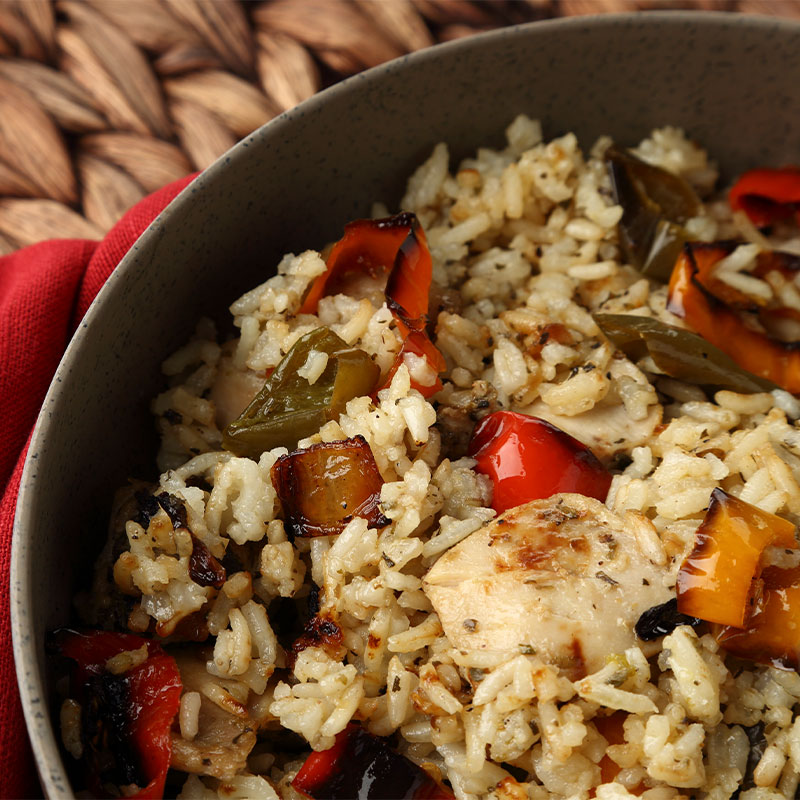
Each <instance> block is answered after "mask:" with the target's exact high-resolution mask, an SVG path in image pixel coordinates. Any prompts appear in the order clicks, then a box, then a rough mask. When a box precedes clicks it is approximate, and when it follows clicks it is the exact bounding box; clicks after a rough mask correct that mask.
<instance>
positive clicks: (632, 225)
mask: <svg viewBox="0 0 800 800" xmlns="http://www.w3.org/2000/svg"><path fill="white" fill-rule="evenodd" d="M605 157H606V161H607V162H608V169H609V173H610V175H611V184H612V187H613V190H614V199H615V200H616V202H617V203H618V204H619V205H621V206H622V210H623V214H622V219H620V221H619V240H620V246H621V248H622V252H623V255H624V256H625V258H626V259H627V260H628V261H629V262H630V263H631V264H633V266H635V267H636V268H637V269H638V270H639V271H640V272H642V273H643V274H644V275H647V276H648V277H652V278H658V279H660V280H667V279H668V278H669V275H670V272H671V271H672V267H673V265H674V264H675V259H676V258H677V256H678V253H679V252H680V249H681V247H682V246H683V243H684V242H685V241H686V233H685V232H684V230H683V228H682V227H681V226H682V224H683V223H684V222H686V220H687V219H689V218H690V217H693V216H695V215H696V214H697V213H698V211H699V209H700V201H699V200H698V198H697V195H696V194H695V192H694V190H693V189H692V187H691V186H690V185H689V184H688V183H687V182H686V181H685V180H684V179H683V178H681V177H680V176H678V175H674V174H673V173H671V172H667V170H665V169H661V168H660V167H654V166H652V165H651V164H648V163H646V162H645V161H642V160H641V159H639V158H637V157H636V156H634V155H633V154H632V153H631V152H629V151H628V150H623V149H621V148H618V147H615V146H613V145H612V146H611V147H609V148H608V150H606V156H605Z"/></svg>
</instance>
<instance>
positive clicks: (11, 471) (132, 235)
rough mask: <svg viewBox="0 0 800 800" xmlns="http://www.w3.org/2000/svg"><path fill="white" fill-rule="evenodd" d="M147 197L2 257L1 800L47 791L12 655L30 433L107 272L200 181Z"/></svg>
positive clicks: (179, 183) (183, 181)
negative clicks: (14, 572) (20, 495)
mask: <svg viewBox="0 0 800 800" xmlns="http://www.w3.org/2000/svg"><path fill="white" fill-rule="evenodd" d="M193 177H194V176H193V175H189V176H187V177H186V178H182V179H181V180H179V181H176V182H175V183H171V184H170V185H169V186H165V187H164V188H163V189H160V190H159V191H157V192H155V193H154V194H152V195H150V196H149V197H146V198H145V199H144V200H142V201H141V202H140V203H138V204H137V205H135V206H134V207H133V208H132V209H131V210H130V211H128V213H127V214H126V215H125V216H124V217H123V218H122V219H121V220H120V221H119V222H118V223H117V224H116V225H115V226H114V228H112V230H111V231H110V232H109V233H108V235H107V236H106V237H105V239H103V240H102V241H101V242H94V241H86V240H78V239H75V240H73V239H69V240H68V239H63V240H54V241H49V242H41V243H40V244H35V245H31V246H30V247H26V248H25V249H23V250H19V251H17V252H16V253H12V254H11V255H8V256H4V257H2V258H0V486H4V487H5V488H4V491H3V495H2V500H0V641H2V642H3V646H2V647H1V648H0V754H2V762H3V768H2V769H0V797H2V798H21V797H37V796H39V797H40V796H41V789H40V788H39V787H38V785H37V783H36V770H35V768H34V765H33V756H32V754H31V751H30V745H29V743H28V736H27V733H26V729H25V720H24V718H23V716H22V707H21V705H20V700H19V693H18V690H17V678H16V673H15V672H14V658H13V655H12V652H11V619H10V606H9V565H10V560H11V531H12V526H13V523H14V509H15V507H16V502H17V492H18V490H19V483H20V477H21V475H22V465H23V462H24V460H25V453H26V451H27V447H28V440H29V438H30V433H31V430H32V429H33V425H34V423H35V421H36V416H37V414H38V413H39V408H40V407H41V404H42V401H43V400H44V396H45V393H46V392H47V387H48V386H49V384H50V380H51V378H52V377H53V373H54V372H55V369H56V367H57V366H58V362H59V360H60V359H61V356H62V354H63V352H64V348H65V347H66V346H67V343H68V342H69V340H70V337H71V336H72V334H73V333H74V332H75V329H76V328H77V326H78V323H79V322H80V321H81V319H82V318H83V315H84V314H85V313H86V309H87V308H88V307H89V304H90V303H91V302H92V300H93V299H94V296H95V295H96V294H97V292H98V291H99V290H100V287H101V286H102V285H103V283H104V282H105V280H106V278H108V276H109V275H110V274H111V271H112V270H113V269H114V267H116V265H117V264H118V263H119V261H120V259H121V258H122V257H123V256H124V255H125V253H127V252H128V250H129V249H130V247H131V245H132V244H133V243H134V242H135V241H136V239H137V238H138V237H139V235H140V234H141V233H142V231H144V229H145V228H146V227H147V226H148V225H149V224H150V223H151V222H152V221H153V219H154V218H155V217H156V216H157V215H158V214H159V213H160V212H161V210H162V209H163V208H164V206H166V205H167V203H169V202H170V200H172V199H173V198H174V197H175V195H177V194H178V192H180V191H181V189H183V188H184V187H185V186H186V185H187V184H188V183H189V182H190V181H191V180H192V178H193Z"/></svg>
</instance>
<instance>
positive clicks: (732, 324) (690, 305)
mask: <svg viewBox="0 0 800 800" xmlns="http://www.w3.org/2000/svg"><path fill="white" fill-rule="evenodd" d="M733 247H734V245H732V244H730V243H720V242H717V243H714V244H706V243H704V242H691V243H688V244H686V245H685V246H684V248H683V250H682V251H681V254H680V256H679V257H678V260H677V262H676V263H675V268H674V269H673V271H672V277H671V278H670V281H669V289H668V295H667V310H668V311H671V312H672V313H673V314H675V316H677V317H682V318H683V319H685V320H686V322H687V323H688V324H689V325H690V326H691V328H692V329H693V330H695V331H696V332H697V333H698V334H700V336H702V337H703V338H704V339H706V340H707V341H709V342H711V344H713V345H715V346H716V347H718V348H719V349H720V350H722V351H723V352H725V353H727V354H728V355H729V356H730V357H731V358H733V360H734V361H735V362H736V363H737V364H738V365H739V366H740V367H742V368H743V369H745V370H747V371H748V372H751V373H752V374H753V375H756V376H758V377H759V378H763V379H765V380H767V381H770V382H772V383H775V384H777V385H778V386H780V387H781V388H783V389H786V391H788V392H792V393H793V394H797V393H800V349H798V345H797V343H796V342H782V341H779V340H778V339H774V338H772V337H771V336H768V335H767V334H766V333H761V332H760V331H757V330H753V329H752V328H750V327H748V326H747V325H745V323H744V322H743V320H742V318H741V316H740V315H739V313H738V312H737V310H735V309H734V308H732V307H730V306H728V305H727V304H726V303H725V302H723V301H722V300H720V298H718V297H716V296H715V295H714V294H713V293H712V292H711V291H710V290H709V288H708V287H709V285H711V283H710V279H709V277H708V276H709V275H710V274H711V272H712V269H713V266H714V264H715V263H716V262H717V261H719V260H720V259H722V258H724V257H725V256H727V255H729V253H730V252H731V251H732V249H733Z"/></svg>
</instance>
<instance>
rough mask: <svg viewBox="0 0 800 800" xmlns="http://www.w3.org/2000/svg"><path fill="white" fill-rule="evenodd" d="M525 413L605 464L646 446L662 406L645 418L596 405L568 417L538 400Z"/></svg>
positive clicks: (620, 407)
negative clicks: (558, 430) (558, 429)
mask: <svg viewBox="0 0 800 800" xmlns="http://www.w3.org/2000/svg"><path fill="white" fill-rule="evenodd" d="M525 413H526V414H530V415H531V416H534V417H540V418H541V419H544V420H547V421H548V422H549V423H551V424H553V425H555V426H556V427H557V428H561V430H562V431H564V432H566V433H568V434H569V435H570V436H574V437H575V438H576V439H577V440H578V441H579V442H583V444H585V445H586V446H587V447H589V448H590V449H591V450H592V452H593V453H594V454H595V455H596V456H597V457H598V458H599V459H600V460H601V461H603V462H608V461H609V460H611V459H612V458H613V457H614V456H615V455H616V454H617V453H620V452H625V451H630V450H632V449H633V448H634V447H639V446H640V445H643V444H646V443H647V442H648V441H649V440H650V439H651V437H652V436H653V433H654V432H655V429H656V427H657V426H658V425H659V423H660V422H661V415H662V409H661V406H660V405H652V406H650V408H649V409H648V411H647V416H646V417H644V418H643V419H633V418H632V417H631V416H630V414H628V412H627V410H626V408H625V406H623V405H621V404H618V403H617V404H614V405H602V404H601V405H596V406H595V407H594V408H592V409H591V410H589V411H584V412H583V414H577V415H576V416H574V417H567V416H565V415H564V414H556V413H555V412H554V411H553V410H552V409H551V408H550V407H549V406H548V405H547V403H545V402H544V401H543V400H541V399H539V400H536V402H535V403H533V404H532V405H531V406H529V407H528V408H526V409H525Z"/></svg>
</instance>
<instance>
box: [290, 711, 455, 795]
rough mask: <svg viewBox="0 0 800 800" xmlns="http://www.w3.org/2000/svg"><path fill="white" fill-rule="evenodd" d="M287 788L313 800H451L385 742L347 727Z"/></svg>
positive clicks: (312, 757) (305, 766) (307, 761)
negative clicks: (389, 799) (290, 786)
mask: <svg viewBox="0 0 800 800" xmlns="http://www.w3.org/2000/svg"><path fill="white" fill-rule="evenodd" d="M292 787H293V788H295V789H296V790H297V791H298V792H301V793H302V794H304V795H306V796H307V797H311V798H313V799H314V800H379V798H389V797H391V798H394V799H395V800H452V798H453V793H452V792H451V791H450V790H449V789H447V788H446V787H444V786H442V785H441V784H439V783H437V782H436V781H435V780H434V779H433V778H432V777H431V776H430V775H428V773H427V772H425V770H424V769H422V768H421V767H418V766H417V765H416V764H415V763H414V762H413V761H410V760H409V759H407V758H406V757H405V756H401V755H400V754H399V753H396V752H395V751H394V750H392V749H391V748H390V747H389V746H388V745H387V744H386V741H385V740H384V739H381V738H380V737H378V736H373V735H372V734H371V733H367V731H365V730H364V729H363V728H360V727H359V726H358V725H352V724H351V725H348V726H347V727H346V728H345V729H344V730H343V731H342V732H341V733H339V734H338V735H337V736H336V741H335V743H334V745H333V747H331V748H330V749H328V750H323V751H321V752H318V753H312V754H311V755H310V756H309V757H308V758H307V759H306V761H305V763H304V764H303V766H302V767H301V768H300V771H299V772H298V773H297V775H295V777H294V780H293V781H292Z"/></svg>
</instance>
